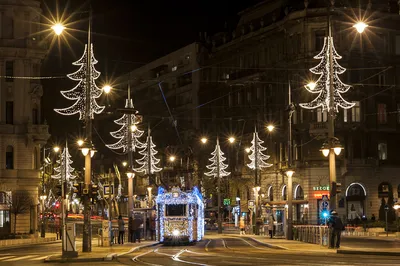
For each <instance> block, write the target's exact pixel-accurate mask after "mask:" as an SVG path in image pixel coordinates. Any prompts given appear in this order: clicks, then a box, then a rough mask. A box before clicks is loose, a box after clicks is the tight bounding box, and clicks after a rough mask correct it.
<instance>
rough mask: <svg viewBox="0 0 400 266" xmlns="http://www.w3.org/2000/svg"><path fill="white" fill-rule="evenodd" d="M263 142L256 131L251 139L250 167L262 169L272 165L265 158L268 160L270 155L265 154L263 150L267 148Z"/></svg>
mask: <svg viewBox="0 0 400 266" xmlns="http://www.w3.org/2000/svg"><path fill="white" fill-rule="evenodd" d="M263 143H264V141H263V140H261V139H260V138H259V137H258V132H257V131H254V133H253V140H252V141H251V144H252V145H251V147H250V152H251V154H250V155H249V159H250V160H251V163H249V164H247V166H248V167H249V168H250V169H253V170H254V169H256V168H257V169H262V168H267V167H271V166H272V164H269V163H267V162H265V160H268V159H269V158H270V156H269V155H265V154H263V151H265V150H266V149H267V148H265V147H263V146H262V145H261V144H263Z"/></svg>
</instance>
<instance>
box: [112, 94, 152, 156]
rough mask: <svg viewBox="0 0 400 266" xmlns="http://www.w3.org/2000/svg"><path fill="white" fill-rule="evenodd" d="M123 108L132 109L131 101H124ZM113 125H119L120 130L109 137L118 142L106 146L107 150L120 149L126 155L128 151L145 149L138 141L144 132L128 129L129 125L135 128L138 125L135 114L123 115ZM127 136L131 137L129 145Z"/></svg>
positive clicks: (137, 129)
mask: <svg viewBox="0 0 400 266" xmlns="http://www.w3.org/2000/svg"><path fill="white" fill-rule="evenodd" d="M125 108H132V109H133V108H134V106H133V102H132V99H126V101H125ZM129 120H130V121H129ZM114 123H115V124H117V125H120V126H121V128H120V129H119V130H117V131H114V132H111V133H110V134H111V136H113V137H114V138H116V139H118V142H116V143H114V144H106V146H107V147H108V148H109V149H112V150H118V149H122V150H123V152H124V153H126V152H128V151H136V148H138V149H142V148H145V144H143V143H142V142H140V141H139V140H138V139H139V138H140V137H141V136H142V135H143V133H144V131H143V130H140V129H139V128H137V127H136V130H131V128H129V124H130V125H132V126H136V124H138V123H139V121H138V119H137V116H136V115H135V114H124V115H123V116H122V117H121V118H119V119H117V120H114ZM129 134H130V135H131V136H130V140H131V143H128V137H129Z"/></svg>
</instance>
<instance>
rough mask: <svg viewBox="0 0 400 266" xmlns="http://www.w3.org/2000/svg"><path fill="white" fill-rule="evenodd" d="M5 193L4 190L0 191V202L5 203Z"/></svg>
mask: <svg viewBox="0 0 400 266" xmlns="http://www.w3.org/2000/svg"><path fill="white" fill-rule="evenodd" d="M6 196H7V194H6V193H5V192H4V191H0V204H6Z"/></svg>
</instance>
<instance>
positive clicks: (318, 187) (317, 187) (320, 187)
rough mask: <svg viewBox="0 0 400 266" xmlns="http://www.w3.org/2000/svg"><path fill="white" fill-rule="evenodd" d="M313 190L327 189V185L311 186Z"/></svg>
mask: <svg viewBox="0 0 400 266" xmlns="http://www.w3.org/2000/svg"><path fill="white" fill-rule="evenodd" d="M313 190H314V191H319V190H323V191H329V186H316V187H313Z"/></svg>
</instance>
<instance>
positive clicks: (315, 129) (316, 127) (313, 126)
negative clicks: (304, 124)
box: [309, 122, 328, 135]
mask: <svg viewBox="0 0 400 266" xmlns="http://www.w3.org/2000/svg"><path fill="white" fill-rule="evenodd" d="M309 131H310V134H313V135H319V134H324V133H328V124H327V123H326V122H316V123H310V129H309Z"/></svg>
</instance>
